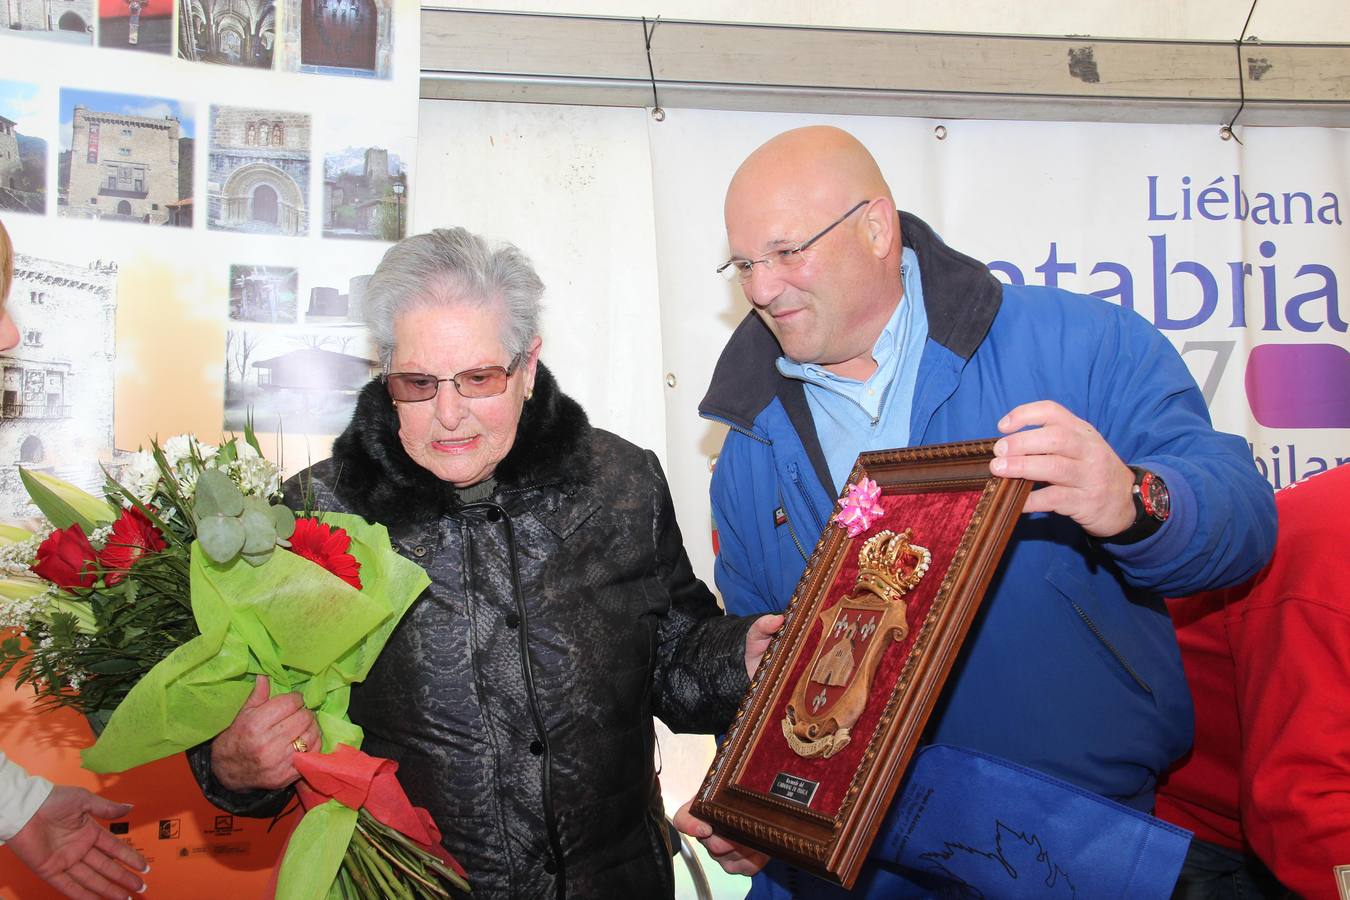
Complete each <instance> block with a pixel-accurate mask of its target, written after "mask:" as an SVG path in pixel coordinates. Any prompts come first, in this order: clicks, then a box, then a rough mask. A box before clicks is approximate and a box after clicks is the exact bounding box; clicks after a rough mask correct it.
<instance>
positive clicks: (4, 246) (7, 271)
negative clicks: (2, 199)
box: [0, 222, 14, 312]
mask: <svg viewBox="0 0 1350 900" xmlns="http://www.w3.org/2000/svg"><path fill="white" fill-rule="evenodd" d="M12 281H14V245H13V244H12V243H10V240H9V232H8V231H6V230H5V223H4V222H0V312H4V309H5V299H6V298H7V297H9V285H10V283H11V282H12Z"/></svg>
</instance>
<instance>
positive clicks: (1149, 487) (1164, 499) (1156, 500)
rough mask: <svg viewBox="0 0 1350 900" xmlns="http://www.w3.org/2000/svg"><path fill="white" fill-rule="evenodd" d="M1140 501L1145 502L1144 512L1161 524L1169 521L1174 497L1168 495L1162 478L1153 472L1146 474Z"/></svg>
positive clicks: (1140, 488)
mask: <svg viewBox="0 0 1350 900" xmlns="http://www.w3.org/2000/svg"><path fill="white" fill-rule="evenodd" d="M1139 499H1141V500H1142V501H1143V502H1144V512H1146V513H1148V514H1149V515H1150V516H1152V517H1153V518H1155V519H1157V520H1158V521H1159V522H1166V521H1167V516H1168V514H1169V513H1171V511H1172V497H1171V495H1170V494H1168V493H1167V485H1165V484H1163V480H1162V479H1161V478H1159V477H1158V476H1157V475H1154V474H1153V473H1152V472H1148V473H1146V474H1145V475H1144V482H1143V484H1141V485H1140V486H1139Z"/></svg>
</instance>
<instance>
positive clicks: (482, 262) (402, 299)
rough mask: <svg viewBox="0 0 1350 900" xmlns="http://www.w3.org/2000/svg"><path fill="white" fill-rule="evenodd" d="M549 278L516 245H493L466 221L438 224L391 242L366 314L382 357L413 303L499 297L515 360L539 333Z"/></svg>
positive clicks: (476, 302)
mask: <svg viewBox="0 0 1350 900" xmlns="http://www.w3.org/2000/svg"><path fill="white" fill-rule="evenodd" d="M543 295H544V282H543V281H541V280H540V278H539V276H538V274H536V273H535V271H534V266H533V265H531V264H530V260H529V258H528V257H527V256H526V255H525V254H524V253H522V252H521V251H520V249H519V248H517V247H516V246H515V245H514V244H500V245H498V246H496V247H493V246H491V245H490V244H488V242H487V241H486V240H484V239H483V238H482V237H480V236H478V235H476V234H474V233H472V232H470V231H467V230H465V229H463V228H437V229H435V230H434V231H429V232H427V233H426V234H416V235H413V236H412V237H409V238H404V239H403V240H401V241H399V242H398V243H397V244H395V245H394V246H392V247H390V248H389V250H388V252H386V253H385V254H384V259H382V260H380V264H379V266H378V267H376V269H375V274H374V275H372V276H370V283H369V284H368V285H367V286H366V299H365V318H366V325H367V326H368V327H369V328H370V333H371V336H372V337H373V338H374V339H375V346H376V347H377V348H378V350H379V354H380V363H381V364H382V365H383V366H384V367H385V368H386V369H388V367H389V365H390V363H391V361H392V359H393V356H394V324H395V322H397V321H398V317H399V316H400V315H402V314H403V313H405V312H408V311H409V310H411V309H415V308H423V307H445V308H451V309H453V308H455V307H459V306H478V307H481V306H488V305H491V304H500V306H501V309H502V312H503V313H504V318H505V320H506V323H505V327H504V329H503V333H502V346H503V347H505V348H506V352H507V353H508V354H510V356H511V358H512V359H515V358H516V357H517V356H519V355H520V354H521V353H524V352H525V351H526V350H527V349H529V346H530V342H531V341H532V340H534V338H535V337H536V336H537V335H538V334H539V315H540V312H541V311H542V309H543V304H542V303H541V302H540V301H541V298H542V297H543Z"/></svg>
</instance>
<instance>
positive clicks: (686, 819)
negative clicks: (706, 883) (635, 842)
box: [671, 616, 782, 875]
mask: <svg viewBox="0 0 1350 900" xmlns="http://www.w3.org/2000/svg"><path fill="white" fill-rule="evenodd" d="M765 618H769V617H768V616H766V617H765ZM779 624H782V623H781V622H780V623H779ZM693 802H694V801H692V800H690V801H689V803H693ZM689 803H686V804H685V805H684V806H681V807H680V809H679V811H678V812H676V813H675V818H674V819H672V820H671V821H672V822H673V823H674V824H675V827H676V828H678V829H679V830H680V831H681V832H683V833H684V834H687V835H689V836H690V837H692V838H698V841H699V843H700V844H702V845H703V849H705V850H707V851H708V855H709V856H711V857H712V858H713V859H715V860H717V864H718V865H720V866H721V867H722V870H723V871H725V872H730V873H731V874H732V875H754V874H755V873H756V872H758V871H759V870H760V869H762V868H764V864H765V863H767V862H768V861H769V856H768V854H767V853H760V852H759V851H758V850H751V849H750V848H749V847H746V846H744V845H742V844H737V843H734V842H733V841H728V840H726V839H725V838H720V837H718V836H717V835H715V834H713V830H712V826H711V825H709V824H708V823H707V822H704V821H703V820H702V819H695V818H694V817H693V816H692V815H691V814H690V813H689Z"/></svg>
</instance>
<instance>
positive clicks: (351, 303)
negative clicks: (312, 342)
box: [305, 275, 370, 327]
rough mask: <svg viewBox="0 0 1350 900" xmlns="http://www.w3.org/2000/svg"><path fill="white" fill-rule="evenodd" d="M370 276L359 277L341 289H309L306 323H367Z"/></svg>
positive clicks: (339, 324) (329, 324)
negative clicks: (367, 286)
mask: <svg viewBox="0 0 1350 900" xmlns="http://www.w3.org/2000/svg"><path fill="white" fill-rule="evenodd" d="M369 282H370V276H369V275H357V276H356V277H354V278H351V279H349V280H348V281H347V287H346V290H345V291H344V290H343V289H342V288H340V287H328V286H315V287H311V288H310V289H309V305H308V306H307V307H306V308H305V322H306V323H308V324H311V325H326V326H341V327H348V326H359V325H362V324H363V323H364V322H365V302H364V301H365V296H366V284H367V283H369Z"/></svg>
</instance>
